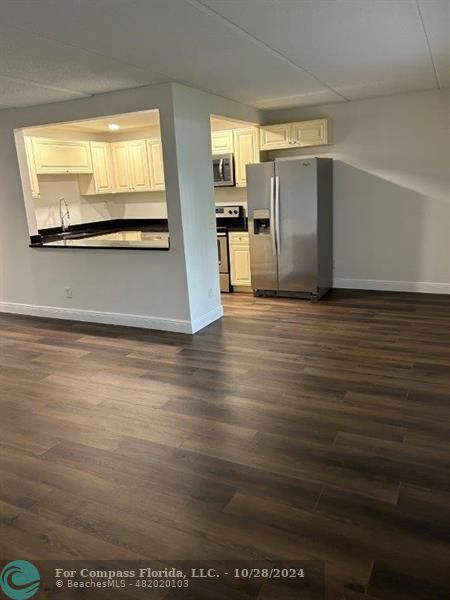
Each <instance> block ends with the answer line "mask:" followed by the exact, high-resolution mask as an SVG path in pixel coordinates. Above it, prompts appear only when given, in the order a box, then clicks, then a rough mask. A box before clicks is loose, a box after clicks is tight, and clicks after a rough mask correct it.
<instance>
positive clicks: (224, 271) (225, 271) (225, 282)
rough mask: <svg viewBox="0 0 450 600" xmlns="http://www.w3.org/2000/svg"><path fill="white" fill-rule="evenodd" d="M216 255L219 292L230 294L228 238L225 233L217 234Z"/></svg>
mask: <svg viewBox="0 0 450 600" xmlns="http://www.w3.org/2000/svg"><path fill="white" fill-rule="evenodd" d="M217 254H218V257H219V275H220V291H221V292H230V291H231V284H230V267H229V261H228V236H227V234H226V233H218V234H217Z"/></svg>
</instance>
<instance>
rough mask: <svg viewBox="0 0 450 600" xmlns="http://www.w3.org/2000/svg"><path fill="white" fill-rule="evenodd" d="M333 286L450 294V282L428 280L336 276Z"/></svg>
mask: <svg viewBox="0 0 450 600" xmlns="http://www.w3.org/2000/svg"><path fill="white" fill-rule="evenodd" d="M333 287H335V288H348V289H353V290H379V291H384V292H419V293H421V294H450V283H434V282H431V281H430V282H428V281H383V280H381V279H343V278H341V277H336V278H335V279H334V280H333Z"/></svg>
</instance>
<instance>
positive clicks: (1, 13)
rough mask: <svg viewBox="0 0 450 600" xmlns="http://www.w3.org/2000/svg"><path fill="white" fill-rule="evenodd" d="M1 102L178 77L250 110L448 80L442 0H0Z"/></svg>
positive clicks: (447, 20) (449, 34) (447, 25)
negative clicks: (250, 105) (242, 103)
mask: <svg viewBox="0 0 450 600" xmlns="http://www.w3.org/2000/svg"><path fill="white" fill-rule="evenodd" d="M0 24H1V25H0V108H2V107H5V106H27V105H32V104H41V103H45V102H55V101H59V100H65V99H72V98H76V97H83V96H86V95H91V94H97V93H103V92H108V91H114V90H118V89H127V88H133V87H139V86H142V85H147V84H152V83H160V82H164V81H178V82H182V83H186V84H188V85H191V86H193V87H197V88H200V89H203V90H208V91H212V92H214V93H216V94H220V95H223V96H226V97H229V98H232V99H234V100H238V101H241V102H245V103H248V104H252V105H254V106H257V107H259V108H266V109H276V108H284V107H291V106H302V105H303V106H304V105H314V104H324V103H329V102H343V101H346V100H353V99H358V98H365V97H372V96H382V95H388V94H395V93H400V92H407V91H415V90H424V89H432V88H439V87H441V88H444V87H448V86H449V85H450V47H449V40H450V1H449V0H320V1H317V0H170V1H167V0H127V1H126V2H124V1H123V0H40V1H39V2H36V1H35V0H20V2H18V1H17V0H0Z"/></svg>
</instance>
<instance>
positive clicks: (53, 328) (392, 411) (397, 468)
mask: <svg viewBox="0 0 450 600" xmlns="http://www.w3.org/2000/svg"><path fill="white" fill-rule="evenodd" d="M224 305H225V311H226V316H225V318H224V319H223V321H221V322H218V323H215V324H213V325H212V326H210V327H209V328H207V329H206V330H204V331H203V332H201V333H199V334H197V335H195V336H193V337H189V336H183V335H179V334H170V333H158V332H147V331H142V330H136V329H134V330H133V329H127V328H118V327H109V326H102V325H92V324H80V323H68V322H62V321H51V320H43V319H34V318H26V317H16V316H8V315H2V316H0V327H1V329H0V559H6V558H28V559H30V560H32V559H35V560H37V559H42V558H48V559H50V558H54V559H74V558H83V559H100V558H101V559H112V558H129V559H135V558H142V557H147V558H151V559H184V558H190V559H196V558H199V559H200V558H202V559H204V558H208V559H213V558H217V559H219V558H220V559H225V558H229V559H250V558H284V559H310V558H313V559H321V560H324V561H325V563H326V572H327V597H328V598H332V599H333V600H334V599H348V600H363V599H366V600H376V599H378V600H391V599H392V600H414V599H420V600H440V599H444V598H448V597H449V587H448V583H449V579H448V578H449V559H450V548H449V534H450V487H449V484H450V477H449V474H450V470H449V467H450V425H449V416H450V335H449V334H450V298H449V297H445V296H431V295H430V296H429V295H417V294H389V293H369V292H352V291H344V290H342V291H339V292H338V291H336V292H334V293H333V294H331V295H330V296H329V297H327V298H326V299H325V300H323V301H322V302H320V303H314V304H313V303H308V302H306V301H295V300H269V299H261V298H258V299H256V298H253V297H252V296H249V295H233V296H226V297H225V298H224Z"/></svg>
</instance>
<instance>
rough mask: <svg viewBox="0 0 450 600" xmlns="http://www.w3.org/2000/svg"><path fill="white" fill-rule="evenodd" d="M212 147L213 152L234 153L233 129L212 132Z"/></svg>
mask: <svg viewBox="0 0 450 600" xmlns="http://www.w3.org/2000/svg"><path fill="white" fill-rule="evenodd" d="M211 149H212V153H213V154H232V153H233V151H234V146H233V131H232V130H231V129H229V130H224V131H213V133H212V134H211Z"/></svg>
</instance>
